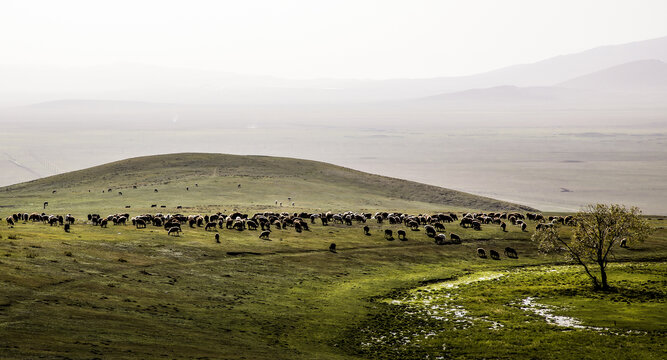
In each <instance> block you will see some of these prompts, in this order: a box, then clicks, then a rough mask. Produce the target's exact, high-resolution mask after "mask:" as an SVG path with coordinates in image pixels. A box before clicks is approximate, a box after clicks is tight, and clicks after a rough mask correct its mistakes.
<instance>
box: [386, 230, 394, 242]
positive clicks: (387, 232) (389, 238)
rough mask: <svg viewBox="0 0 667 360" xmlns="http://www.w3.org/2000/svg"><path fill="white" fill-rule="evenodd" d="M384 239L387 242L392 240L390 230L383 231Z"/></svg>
mask: <svg viewBox="0 0 667 360" xmlns="http://www.w3.org/2000/svg"><path fill="white" fill-rule="evenodd" d="M384 238H385V239H387V240H394V232H393V231H391V229H386V230H385V231H384Z"/></svg>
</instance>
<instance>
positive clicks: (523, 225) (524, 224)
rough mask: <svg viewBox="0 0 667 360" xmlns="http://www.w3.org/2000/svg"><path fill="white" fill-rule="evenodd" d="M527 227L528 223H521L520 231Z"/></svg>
mask: <svg viewBox="0 0 667 360" xmlns="http://www.w3.org/2000/svg"><path fill="white" fill-rule="evenodd" d="M527 227H528V225H526V223H523V224H521V231H526V228H527Z"/></svg>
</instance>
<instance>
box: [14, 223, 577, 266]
mask: <svg viewBox="0 0 667 360" xmlns="http://www.w3.org/2000/svg"><path fill="white" fill-rule="evenodd" d="M87 218H88V223H90V224H92V225H94V226H99V227H101V228H106V227H107V226H108V225H109V224H113V225H127V224H128V223H129V222H131V223H132V225H133V226H135V227H136V228H137V229H142V228H146V227H147V226H148V225H149V224H150V225H152V226H155V227H163V228H164V230H165V231H166V232H167V235H175V236H179V235H180V234H181V233H182V231H183V229H182V227H183V226H187V227H189V228H199V227H203V228H204V230H205V231H215V232H216V234H215V241H216V242H218V243H219V242H220V234H219V233H218V232H217V229H223V228H225V229H229V230H237V231H243V230H260V234H259V238H260V239H266V240H268V239H269V238H270V236H271V232H272V230H287V229H288V228H289V229H294V231H296V232H297V233H301V232H303V231H309V230H310V229H309V225H308V224H309V223H310V224H315V223H316V222H318V221H319V222H321V224H322V226H328V225H329V224H341V225H346V226H352V225H353V223H357V224H364V226H363V232H364V235H370V230H371V229H370V227H369V226H368V225H367V224H366V223H367V222H369V221H375V222H377V223H378V224H383V223H388V224H391V225H403V226H405V227H406V229H409V230H411V231H420V230H421V229H422V228H423V229H424V232H425V234H426V236H428V237H429V238H432V239H433V240H434V242H435V243H436V244H437V245H444V244H459V243H461V241H462V240H461V237H460V236H459V235H457V234H455V233H453V232H450V234H449V238H448V237H447V235H446V234H445V232H444V231H445V225H444V224H449V223H453V222H454V221H458V223H459V226H460V227H463V228H472V229H475V230H481V229H482V226H483V225H487V224H492V225H499V226H500V228H501V229H502V231H507V223H506V222H505V221H507V222H509V223H510V224H512V225H514V226H518V227H520V228H521V230H522V231H526V227H527V223H526V221H525V220H526V219H528V220H532V221H536V222H538V224H537V226H536V229H537V230H539V229H542V228H545V227H550V226H553V225H555V224H563V225H571V224H572V217H571V216H565V217H562V216H551V217H549V218H548V221H547V219H545V217H544V216H543V215H542V214H538V213H526V214H521V213H518V212H513V213H507V212H503V213H500V212H490V213H464V214H462V215H461V216H460V217H459V215H457V214H455V213H438V214H430V215H429V214H419V215H410V214H405V213H399V212H391V213H390V212H377V213H375V214H372V213H358V212H352V211H347V212H340V213H333V212H326V213H308V212H301V213H288V212H281V213H276V212H262V213H255V214H253V215H249V214H244V213H240V212H234V213H231V214H223V213H221V212H217V213H215V214H207V215H201V214H195V215H182V214H173V215H172V214H162V213H156V214H142V215H137V216H134V217H130V214H129V213H122V214H120V213H119V214H111V215H107V216H105V217H103V216H100V214H88V217H87ZM459 218H460V220H459ZM6 221H7V224H8V225H9V226H14V225H15V224H16V223H17V222H19V221H24V222H28V221H32V222H42V223H45V224H49V225H51V226H56V225H60V226H64V229H65V231H67V232H69V231H70V225H71V224H74V222H75V218H74V217H73V216H71V215H69V214H68V215H66V216H62V215H47V214H45V213H41V214H40V213H32V214H27V213H16V214H12V215H10V216H8V217H7V218H6ZM396 235H397V237H398V239H399V240H407V232H406V230H405V229H399V230H397V231H396ZM384 237H385V239H387V240H393V239H394V231H393V230H391V229H385V230H384ZM329 250H330V251H332V252H335V251H336V244H335V243H332V244H331V245H330V247H329ZM477 254H478V255H479V256H480V257H482V258H486V251H485V250H484V249H482V248H479V249H477ZM504 254H505V256H507V257H509V258H517V253H516V251H515V250H514V249H512V248H509V247H508V248H505V251H504ZM489 256H490V257H491V258H492V259H499V258H500V254H499V253H498V252H497V251H495V250H490V251H489Z"/></svg>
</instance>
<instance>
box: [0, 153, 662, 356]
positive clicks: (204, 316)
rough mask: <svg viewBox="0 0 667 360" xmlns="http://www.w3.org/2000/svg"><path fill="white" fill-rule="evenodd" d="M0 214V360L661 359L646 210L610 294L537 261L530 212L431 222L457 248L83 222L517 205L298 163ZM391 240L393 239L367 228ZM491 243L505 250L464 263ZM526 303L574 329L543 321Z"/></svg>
mask: <svg viewBox="0 0 667 360" xmlns="http://www.w3.org/2000/svg"><path fill="white" fill-rule="evenodd" d="M239 184H240V185H241V186H240V187H239ZM134 186H136V187H137V188H136V189H135V188H134ZM186 187H187V188H189V189H186ZM109 189H111V191H109ZM155 189H157V190H158V192H155ZM88 190H90V192H88ZM54 191H55V193H54ZM102 191H104V192H102ZM119 192H122V195H120V194H119ZM276 200H278V201H279V202H280V201H282V202H283V206H282V207H281V206H280V205H276V204H275V201H276ZM43 201H48V202H49V205H48V206H47V208H46V210H42V207H43ZM289 201H293V202H295V206H292V205H291V203H289ZM153 204H155V205H157V208H151V207H150V206H151V205H153ZM0 205H2V207H1V208H0V215H2V216H0V218H1V219H2V221H1V222H0V286H2V289H3V291H2V292H1V293H0V339H2V340H1V341H0V357H2V358H3V359H25V358H47V359H63V358H72V359H79V358H125V359H134V358H137V359H144V358H170V359H171V358H173V359H220V358H223V359H266V358H271V359H316V358H317V359H423V358H425V357H426V356H428V357H429V358H435V357H437V356H444V357H452V358H456V357H476V358H504V359H516V358H530V357H533V358H535V357H537V358H546V357H549V358H579V357H580V356H579V355H580V354H579V353H573V352H571V351H570V349H571V347H572V345H573V344H576V345H577V346H580V347H581V349H582V351H585V353H586V354H587V356H589V357H591V358H600V357H605V356H608V354H609V352H610V351H611V352H613V353H614V354H615V355H614V356H615V357H618V358H648V359H651V358H656V359H658V358H660V356H661V354H663V353H664V352H665V350H666V349H665V344H664V341H662V340H661V339H664V335H665V332H666V331H667V317H666V316H665V311H664V299H665V296H666V294H665V289H667V287H666V286H665V285H666V284H665V281H666V280H665V279H667V277H666V276H665V259H666V258H667V245H666V242H665V240H667V229H666V228H665V225H664V221H665V220H664V218H663V217H651V219H650V223H651V225H652V226H653V227H654V228H655V232H654V234H653V235H652V236H651V237H650V238H649V239H648V240H647V241H646V242H644V243H640V244H632V245H631V247H630V248H629V249H619V250H618V251H617V252H616V253H615V262H614V263H612V264H611V265H610V272H609V273H610V283H611V284H612V286H614V291H613V292H610V293H595V292H592V291H591V290H590V285H589V284H588V283H587V282H586V279H585V277H584V275H583V274H582V273H581V269H579V268H577V267H572V266H565V264H564V263H563V259H562V258H560V257H545V256H543V255H540V254H539V253H538V252H537V249H536V247H535V245H534V244H533V243H532V242H531V241H530V236H531V234H532V231H533V229H534V228H535V225H536V223H535V222H533V221H528V225H529V226H528V230H527V231H522V230H521V229H520V228H519V227H517V226H511V225H510V226H508V228H507V231H506V232H503V231H502V230H501V229H500V227H499V226H498V225H493V224H485V225H483V226H482V229H481V230H472V229H470V228H462V227H460V226H459V225H458V224H457V223H456V222H454V223H447V224H445V226H446V229H445V231H444V232H445V233H446V234H447V235H450V234H451V233H456V234H458V235H460V236H461V238H462V239H463V240H462V242H461V243H460V244H449V245H436V244H435V243H434V242H433V239H431V238H429V237H427V236H426V235H425V231H424V229H421V228H420V229H418V230H417V231H410V230H408V228H407V227H405V226H403V225H400V224H398V225H396V224H389V223H387V222H384V223H383V224H379V223H377V222H376V221H375V220H369V221H367V222H366V223H365V225H367V226H369V228H370V235H363V232H362V226H363V225H364V223H359V222H356V221H355V222H354V224H352V225H342V224H329V225H328V226H323V225H322V224H321V223H320V222H315V223H313V224H311V225H310V230H309V231H304V232H302V233H297V232H295V231H294V229H293V228H287V229H284V230H277V229H272V232H271V234H270V237H269V238H268V239H266V240H262V239H259V238H258V234H259V231H252V230H244V231H237V230H230V229H226V228H220V229H216V230H215V231H206V230H205V229H204V228H203V227H198V226H194V227H188V226H187V225H184V226H183V233H182V234H180V235H179V236H169V235H167V233H166V231H165V230H164V229H163V228H162V227H160V226H152V225H149V226H148V227H147V228H145V229H137V228H135V227H134V226H132V225H131V224H128V225H125V226H124V225H109V226H108V227H107V228H101V227H99V226H93V225H92V224H91V223H90V222H89V221H86V219H85V214H87V213H91V212H100V213H102V214H103V215H105V214H106V213H107V212H108V213H116V212H128V213H130V214H131V216H134V215H137V214H140V213H144V212H150V213H156V212H165V213H166V212H171V213H173V212H176V211H178V212H182V213H184V214H195V213H202V214H208V213H214V212H217V211H225V212H231V211H234V210H235V209H236V210H240V211H245V212H248V213H254V212H262V211H289V212H292V211H302V210H303V211H312V212H320V211H326V210H334V211H339V210H358V211H361V210H364V211H369V212H374V211H378V210H393V211H401V212H406V211H407V212H411V213H415V214H416V213H433V212H436V211H444V210H448V211H454V212H457V213H459V214H460V213H461V212H462V211H464V210H466V209H479V210H483V209H488V210H490V209H495V208H499V209H500V208H506V209H515V210H517V211H520V212H524V211H525V210H527V209H525V208H524V207H522V206H521V205H515V204H511V203H505V202H499V201H496V200H493V199H489V198H483V197H477V196H474V195H470V194H466V193H460V192H455V191H451V190H447V189H443V188H438V187H434V186H427V185H423V184H418V183H414V182H409V181H404V180H399V179H393V178H386V177H380V176H376V175H371V174H367V173H362V172H358V171H354V170H350V169H346V168H342V167H337V166H332V165H328V164H325V163H319V162H312V161H306V160H298V159H288V158H270V157H255V156H231V155H219V154H173V155H161V156H151V157H142V158H134V159H129V160H124V161H119V162H115V163H110V164H106V165H102V166H98V167H94V168H90V169H85V170H81V171H76V172H72V173H66V174H62V175H57V176H52V177H48V178H43V179H39V180H35V181H31V182H27V183H22V184H17V185H12V186H9V187H5V188H1V189H0ZM127 205H130V208H125V206H127ZM162 205H165V206H166V208H161V207H160V206H162ZM177 205H181V206H182V207H183V208H182V209H176V206H177ZM16 211H25V212H33V211H34V212H41V211H45V212H47V213H55V214H65V213H72V214H74V215H75V216H76V217H77V221H76V222H75V224H74V225H72V226H71V231H70V232H69V233H67V232H65V231H63V227H62V226H49V225H48V224H44V223H41V222H21V221H19V222H17V223H16V224H15V225H14V226H8V224H7V223H6V220H5V217H6V216H8V215H9V214H11V213H13V212H16ZM401 229H404V230H408V231H407V239H406V240H398V239H394V240H388V239H387V238H385V237H384V236H383V234H384V231H385V230H393V231H394V232H396V231H397V230H401ZM569 232H570V230H569V228H568V227H564V228H563V229H562V233H563V235H564V236H567V235H568V234H569ZM215 233H217V234H219V235H220V243H216V241H215V240H214V234H215ZM331 243H336V244H337V250H336V251H335V252H331V251H329V250H328V249H329V245H330V244H331ZM507 246H511V247H512V248H514V249H516V250H517V252H518V254H519V257H518V259H510V258H507V257H505V256H502V258H501V259H500V260H491V259H482V258H479V257H477V256H476V255H475V254H476V249H477V248H479V247H483V248H485V249H487V250H489V249H497V250H499V251H500V252H502V249H503V248H505V247H507ZM526 299H528V300H526ZM526 301H529V304H530V305H531V306H550V308H549V309H551V310H550V311H551V312H548V313H547V315H552V313H553V314H556V315H559V316H562V317H564V318H565V319H570V318H572V319H573V320H572V321H573V324H576V326H567V325H566V326H562V325H560V324H558V323H554V322H549V321H550V319H551V318H549V317H548V316H543V315H540V313H537V312H534V311H533V310H532V309H533V308H531V307H529V306H528V305H521V304H522V302H524V303H525V302H526ZM517 304H519V305H517ZM618 306H622V307H621V308H619V307H618ZM594 309H607V310H608V311H603V312H599V311H598V312H596V311H594ZM538 310H539V308H538ZM457 314H458V315H457ZM518 339H519V340H520V341H519V340H518ZM600 339H605V340H609V341H607V342H605V343H604V345H601V343H600Z"/></svg>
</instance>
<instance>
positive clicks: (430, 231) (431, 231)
mask: <svg viewBox="0 0 667 360" xmlns="http://www.w3.org/2000/svg"><path fill="white" fill-rule="evenodd" d="M424 230H425V231H426V236H428V237H430V238H432V237H435V228H434V227H433V226H431V225H426V226H424Z"/></svg>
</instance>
